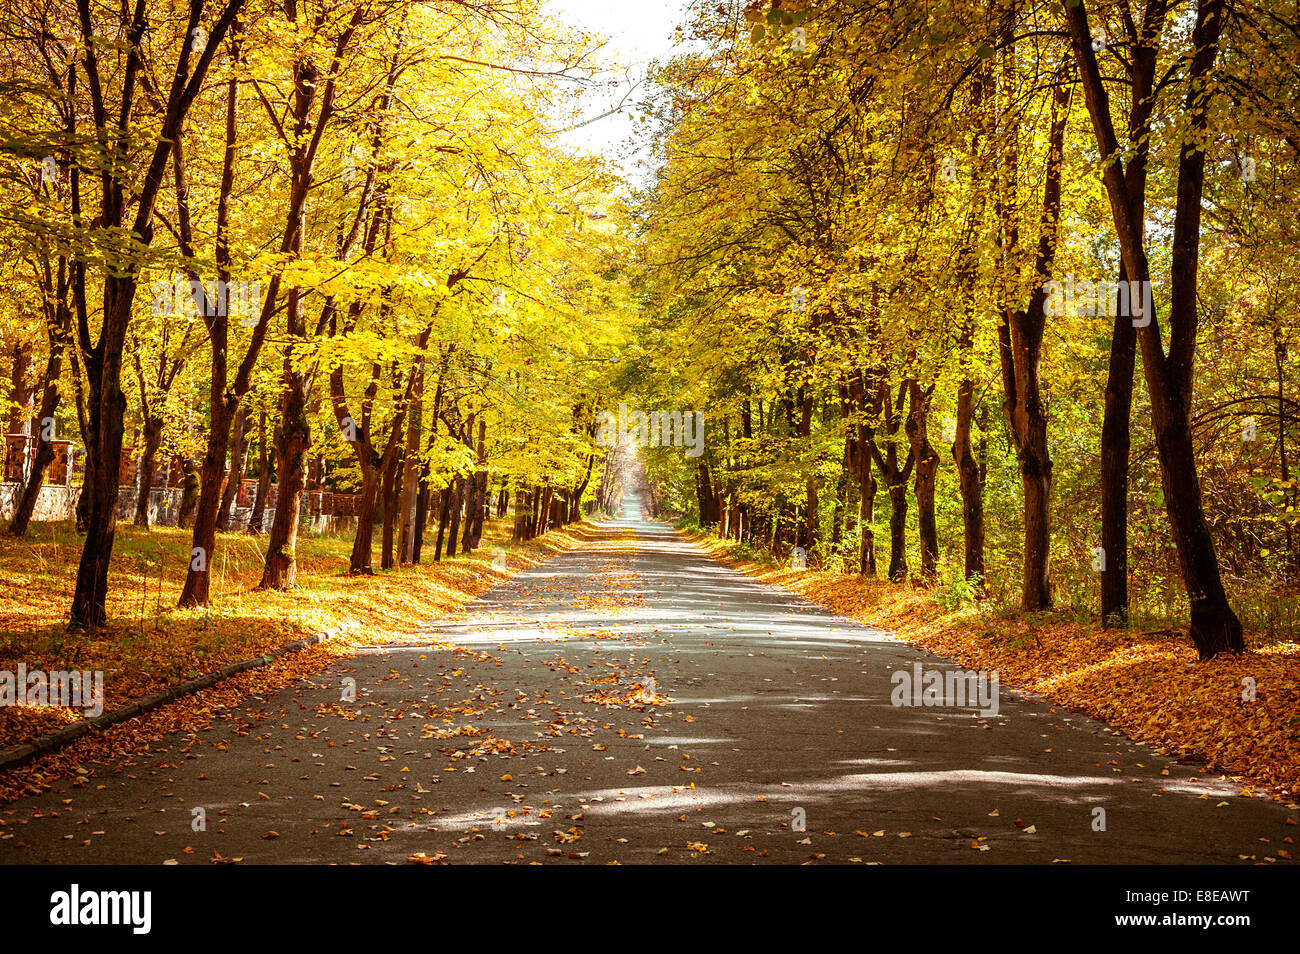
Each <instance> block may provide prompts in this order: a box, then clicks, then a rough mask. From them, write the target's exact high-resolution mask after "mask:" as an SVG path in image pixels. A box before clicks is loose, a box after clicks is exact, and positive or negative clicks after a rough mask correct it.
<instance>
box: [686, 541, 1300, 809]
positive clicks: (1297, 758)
mask: <svg viewBox="0 0 1300 954" xmlns="http://www.w3.org/2000/svg"><path fill="white" fill-rule="evenodd" d="M693 539H694V540H695V542H696V543H697V544H699V545H700V546H701V547H703V548H704V549H705V550H706V551H707V552H708V553H709V554H710V555H711V556H713V557H715V558H716V559H720V560H723V561H724V562H726V563H728V564H730V565H731V566H733V567H735V568H736V569H738V570H740V571H741V572H743V573H745V574H746V575H747V576H750V577H753V578H755V579H758V580H761V581H763V582H765V583H769V584H773V585H776V586H781V587H784V588H785V589H788V590H791V591H793V592H795V593H798V594H799V595H800V596H802V597H804V598H805V599H808V600H811V601H813V602H815V603H819V604H821V605H823V606H826V607H829V608H830V609H832V610H834V611H835V612H837V613H840V614H842V615H844V616H847V617H849V618H851V619H855V620H858V621H859V622H863V623H867V624H870V625H872V626H879V627H880V628H882V629H885V630H888V631H890V632H891V633H894V634H896V635H897V636H898V637H899V638H900V639H902V640H903V641H905V642H908V643H911V644H913V645H916V646H920V647H922V648H923V649H927V650H929V651H930V652H933V653H936V654H938V655H940V656H946V657H948V658H950V659H953V660H955V661H956V662H957V663H959V664H960V665H962V666H965V667H967V668H971V669H983V670H987V671H994V670H996V671H997V673H998V675H999V681H1000V683H1001V685H1002V686H1003V687H1004V688H1012V687H1015V688H1018V689H1021V690H1027V691H1029V692H1031V693H1035V694H1038V695H1041V696H1043V697H1044V698H1046V699H1047V700H1049V701H1050V702H1053V703H1056V704H1059V705H1063V706H1066V707H1068V708H1070V709H1076V710H1078V711H1081V712H1084V713H1087V714H1088V715H1090V716H1093V717H1094V718H1097V719H1101V720H1103V721H1105V722H1107V723H1109V724H1110V725H1111V726H1113V727H1115V728H1117V729H1119V730H1121V731H1123V732H1124V733H1125V734H1126V735H1128V736H1130V737H1131V738H1133V739H1135V740H1137V741H1139V742H1146V743H1149V744H1151V745H1153V746H1156V747H1157V751H1158V752H1159V753H1160V754H1163V755H1171V756H1174V757H1178V758H1186V759H1201V760H1204V761H1205V762H1206V763H1207V765H1208V767H1209V768H1211V769H1214V770H1218V771H1222V772H1226V773H1228V774H1229V775H1232V776H1234V777H1238V780H1240V781H1242V782H1246V783H1248V784H1249V783H1255V784H1256V785H1257V786H1264V787H1268V788H1271V789H1273V790H1274V791H1275V793H1276V794H1278V795H1280V796H1288V795H1289V796H1291V798H1292V799H1294V797H1295V796H1296V795H1297V794H1298V793H1300V645H1297V644H1296V643H1294V642H1287V641H1283V640H1277V639H1270V638H1267V637H1265V636H1263V635H1262V634H1259V633H1250V632H1248V633H1247V634H1246V646H1247V650H1248V651H1247V652H1246V653H1245V654H1243V655H1241V656H1235V657H1234V656H1220V657H1216V658H1215V659H1212V660H1210V661H1208V662H1204V663H1201V662H1197V658H1196V650H1195V648H1194V647H1193V646H1192V644H1191V642H1190V641H1189V640H1188V639H1187V637H1186V634H1184V633H1180V632H1175V631H1170V630H1161V631H1156V632H1133V631H1128V630H1115V629H1111V630H1104V629H1101V628H1099V627H1097V626H1096V625H1091V624H1090V625H1085V624H1082V623H1080V622H1078V621H1077V620H1074V619H1066V618H1063V617H1059V616H1055V615H1053V614H1049V613H1044V614H1037V616H1036V617H1035V618H1026V617H1017V618H1010V619H1008V618H1004V617H1001V616H999V615H997V614H996V613H994V612H992V611H984V610H981V609H980V608H978V607H966V608H964V609H958V610H954V611H945V610H943V609H941V608H940V607H939V606H938V604H937V603H936V602H935V600H934V598H933V596H932V595H931V594H930V593H929V592H927V591H925V590H923V589H916V588H913V587H909V586H904V585H899V584H894V583H888V582H885V581H883V580H873V579H861V578H859V577H856V576H842V575H839V574H835V573H829V572H822V571H816V570H812V569H808V570H792V569H789V568H786V567H773V566H771V565H766V564H762V563H754V562H749V561H746V560H742V559H739V558H738V557H736V556H734V555H732V552H731V551H732V547H731V546H730V545H729V544H728V542H727V541H723V540H719V539H717V538H715V537H706V536H700V535H696V536H694V537H693ZM1247 680H1253V683H1251V682H1248V681H1247ZM1251 688H1253V694H1254V699H1253V701H1248V700H1247V699H1245V698H1243V695H1246V696H1249V695H1250V692H1249V691H1246V690H1248V689H1251ZM1248 791H1249V789H1248Z"/></svg>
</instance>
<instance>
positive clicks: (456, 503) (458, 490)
mask: <svg viewBox="0 0 1300 954" xmlns="http://www.w3.org/2000/svg"><path fill="white" fill-rule="evenodd" d="M452 486H453V487H454V488H455V489H454V490H453V491H452V494H451V510H450V516H451V522H450V523H448V525H447V549H446V552H445V553H444V555H445V556H448V557H453V556H455V555H456V534H457V532H458V531H459V530H460V511H461V507H462V505H463V502H464V500H465V478H464V477H456V478H455V479H454V480H453V481H452Z"/></svg>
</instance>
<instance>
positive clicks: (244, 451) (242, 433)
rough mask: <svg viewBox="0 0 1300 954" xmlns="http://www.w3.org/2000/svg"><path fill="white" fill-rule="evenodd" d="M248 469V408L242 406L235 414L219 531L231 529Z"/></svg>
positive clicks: (222, 496)
mask: <svg viewBox="0 0 1300 954" xmlns="http://www.w3.org/2000/svg"><path fill="white" fill-rule="evenodd" d="M247 467H248V408H247V407H246V406H244V405H240V407H239V410H238V411H236V412H235V422H234V425H233V432H232V435H231V438H230V476H229V478H228V479H227V480H226V489H225V490H224V491H222V494H221V507H220V508H219V510H218V511H217V529H218V530H229V529H230V512H231V510H233V509H234V506H235V498H236V497H237V496H238V494H239V485H240V484H241V483H242V482H243V479H244V471H245V470H246V469H247Z"/></svg>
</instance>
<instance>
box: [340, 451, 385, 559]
mask: <svg viewBox="0 0 1300 954" xmlns="http://www.w3.org/2000/svg"><path fill="white" fill-rule="evenodd" d="M381 483H382V481H381V478H380V474H379V472H378V470H376V468H374V467H372V466H366V465H362V467H361V495H360V498H359V500H358V501H357V532H356V535H355V536H354V537H353V538H352V553H351V555H350V556H349V558H348V573H349V574H351V575H353V576H371V575H373V574H374V572H375V570H374V566H373V565H372V564H371V555H372V553H373V551H374V539H375V514H376V511H377V510H378V505H379V489H380V484H381Z"/></svg>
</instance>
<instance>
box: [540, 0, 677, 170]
mask: <svg viewBox="0 0 1300 954" xmlns="http://www.w3.org/2000/svg"><path fill="white" fill-rule="evenodd" d="M688 5H689V0H547V2H546V11H547V12H548V13H549V14H550V15H551V16H553V17H555V18H556V19H559V20H563V21H565V22H567V23H571V24H573V25H574V26H576V27H579V28H581V29H583V30H586V31H587V32H588V33H592V34H596V35H599V36H602V37H606V38H608V41H609V42H608V43H607V44H606V46H605V48H604V49H603V50H602V51H601V53H602V60H603V62H605V63H607V64H608V65H609V73H608V74H607V76H606V77H604V78H605V79H607V80H612V81H616V83H614V84H613V85H607V86H602V87H601V88H600V89H599V91H595V90H593V91H592V92H590V93H588V94H586V95H585V96H584V97H583V100H582V105H581V116H582V121H585V122H586V124H585V125H583V126H580V127H579V128H577V129H572V130H570V131H568V132H566V133H563V134H562V135H561V137H560V139H561V141H562V142H564V143H565V144H567V145H570V146H578V147H581V148H583V149H587V150H590V151H592V152H600V153H603V154H605V155H606V156H608V157H609V158H610V159H612V160H615V161H617V162H618V163H619V165H620V166H622V167H623V169H624V172H625V175H628V176H629V177H634V176H635V175H636V170H635V162H636V161H637V159H638V158H639V156H638V155H636V154H634V153H632V152H631V146H630V142H629V134H630V132H631V127H632V121H631V120H629V119H628V115H629V113H632V112H633V111H632V110H629V109H627V108H624V109H623V112H622V113H614V114H613V115H610V116H605V117H604V118H602V119H595V117H597V116H600V115H601V114H602V113H605V112H607V111H609V110H612V109H614V108H615V107H617V106H618V105H619V102H620V101H621V100H622V99H623V98H624V97H625V96H627V94H628V91H629V89H631V88H633V87H635V88H634V89H633V91H632V94H631V96H629V97H628V104H635V103H636V102H637V101H639V100H640V98H641V97H642V96H643V95H644V92H645V90H644V87H643V86H642V85H640V84H641V83H642V81H643V80H644V78H645V73H646V67H647V66H648V64H649V63H650V61H651V60H653V59H660V60H666V59H668V58H669V57H670V56H672V55H673V52H674V47H673V39H672V35H673V27H675V26H677V25H678V24H679V23H683V21H684V19H685V14H684V11H685V10H686V8H687V6H688Z"/></svg>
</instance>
